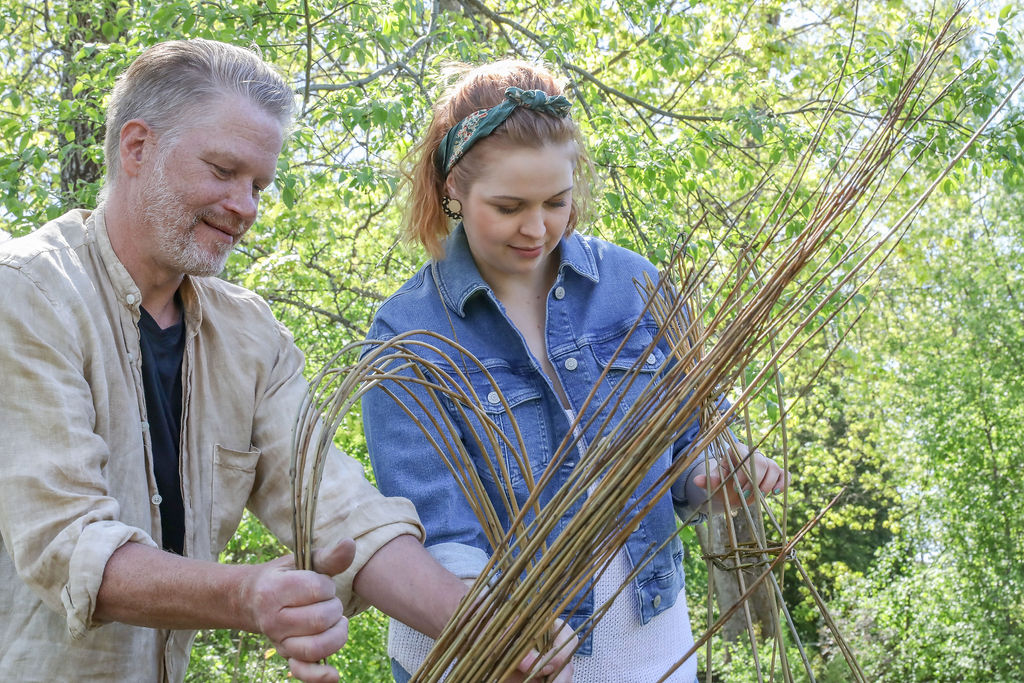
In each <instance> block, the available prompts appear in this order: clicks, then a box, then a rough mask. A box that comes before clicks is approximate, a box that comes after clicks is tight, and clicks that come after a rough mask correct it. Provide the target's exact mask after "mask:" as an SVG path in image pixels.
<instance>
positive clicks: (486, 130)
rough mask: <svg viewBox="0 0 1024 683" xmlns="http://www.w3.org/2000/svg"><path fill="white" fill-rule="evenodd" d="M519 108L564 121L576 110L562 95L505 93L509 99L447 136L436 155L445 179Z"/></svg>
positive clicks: (511, 90)
mask: <svg viewBox="0 0 1024 683" xmlns="http://www.w3.org/2000/svg"><path fill="white" fill-rule="evenodd" d="M516 107H524V108H526V109H532V110H533V111H539V112H541V113H542V114H549V115H551V116H557V117H558V118H561V119H564V118H565V117H566V116H568V115H569V108H570V107H572V104H570V102H569V100H567V99H565V98H564V97H562V96H561V95H555V96H554V97H552V96H550V95H548V94H547V93H546V92H544V91H543V90H522V89H520V88H517V87H515V86H511V87H509V88H506V89H505V99H504V100H502V102H501V104H499V105H497V106H495V107H491V108H490V109H480V110H479V111H475V112H473V113H472V114H470V115H469V116H467V117H466V118H464V119H462V120H461V121H459V122H458V123H456V124H455V125H454V126H452V127H451V129H450V130H449V131H448V133H446V134H445V136H444V138H443V139H442V140H441V144H440V145H439V146H438V148H437V152H436V153H435V155H434V164H435V165H436V166H437V172H438V173H439V174H440V175H441V178H447V177H448V174H449V173H451V170H452V167H453V166H455V164H456V162H458V160H459V159H461V158H462V157H463V155H465V153H466V152H467V151H469V148H470V147H472V146H473V145H474V144H475V143H476V142H477V141H478V140H480V138H485V137H487V136H488V135H490V134H491V133H492V132H494V129H495V128H497V127H498V126H500V125H501V124H502V123H504V122H505V121H506V119H508V117H509V116H511V115H512V112H514V111H515V110H516Z"/></svg>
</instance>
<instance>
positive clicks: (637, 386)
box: [590, 327, 666, 412]
mask: <svg viewBox="0 0 1024 683" xmlns="http://www.w3.org/2000/svg"><path fill="white" fill-rule="evenodd" d="M654 332H655V330H653V329H649V328H646V327H638V328H637V329H635V330H634V331H633V333H632V334H630V335H629V336H628V337H627V338H626V339H625V341H623V338H622V337H621V336H615V337H609V338H603V339H596V340H594V341H592V342H591V343H590V349H591V351H592V352H593V354H594V360H595V361H596V362H597V367H598V368H599V370H601V371H605V370H607V372H606V373H605V376H604V381H603V382H602V388H601V393H600V398H602V399H604V398H606V397H608V396H609V395H610V394H613V393H614V394H615V396H616V397H622V401H621V407H622V409H623V410H625V409H626V408H628V407H629V406H631V405H633V403H634V402H635V401H636V400H637V398H638V397H639V395H640V394H641V393H642V392H643V391H645V390H647V389H648V388H649V385H650V383H651V381H652V380H653V379H654V378H655V374H656V373H657V372H659V371H660V370H661V369H662V367H663V366H664V364H665V357H666V356H665V350H664V349H663V348H662V347H663V345H662V344H659V345H657V346H655V347H653V348H651V342H652V341H653V340H654ZM630 375H633V376H632V377H630ZM620 412H621V411H620Z"/></svg>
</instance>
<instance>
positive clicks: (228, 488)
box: [210, 444, 260, 557]
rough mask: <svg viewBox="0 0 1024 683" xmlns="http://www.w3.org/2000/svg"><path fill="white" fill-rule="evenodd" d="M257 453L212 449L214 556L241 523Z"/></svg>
mask: <svg viewBox="0 0 1024 683" xmlns="http://www.w3.org/2000/svg"><path fill="white" fill-rule="evenodd" d="M259 457H260V451H259V450H258V449H254V450H251V451H235V450H231V449H230V448H225V447H223V446H221V445H220V444H217V445H215V446H214V447H213V495H212V501H211V502H212V505H213V511H212V512H213V514H212V515H210V540H211V542H212V543H213V547H212V548H211V550H212V551H213V556H214V557H216V556H217V555H219V554H220V551H221V550H223V549H224V546H226V545H227V544H228V541H230V540H231V536H232V535H233V534H234V533H235V529H237V528H238V523H239V522H240V521H242V511H243V509H244V508H245V504H246V502H247V501H248V500H249V493H250V492H251V491H252V486H253V482H255V480H256V463H257V461H258V460H259Z"/></svg>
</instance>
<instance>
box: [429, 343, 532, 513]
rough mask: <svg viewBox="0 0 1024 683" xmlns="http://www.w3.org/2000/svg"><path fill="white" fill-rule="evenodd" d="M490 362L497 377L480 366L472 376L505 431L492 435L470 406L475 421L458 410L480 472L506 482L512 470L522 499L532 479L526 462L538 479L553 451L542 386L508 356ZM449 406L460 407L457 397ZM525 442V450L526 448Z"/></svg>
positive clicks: (493, 419)
mask: <svg viewBox="0 0 1024 683" xmlns="http://www.w3.org/2000/svg"><path fill="white" fill-rule="evenodd" d="M484 365H485V367H486V368H487V373H489V374H490V376H491V379H493V380H494V381H493V383H492V382H491V379H489V378H488V377H487V375H486V374H485V373H484V372H482V371H481V370H479V369H475V368H473V369H471V370H470V372H469V373H468V377H469V381H470V384H471V385H472V388H473V391H474V392H475V393H476V396H477V398H478V399H479V402H480V407H481V408H482V411H483V414H484V415H485V416H486V417H487V419H488V420H489V421H490V422H491V423H492V424H493V425H494V426H495V427H497V429H498V430H500V432H501V434H500V435H496V437H497V438H496V439H491V438H489V437H488V435H487V432H486V431H485V430H484V429H483V428H482V424H481V422H480V420H479V419H478V418H477V417H476V416H474V415H473V414H472V413H471V412H469V411H467V415H466V417H467V418H468V419H469V420H470V425H466V423H465V419H464V418H463V417H462V416H460V415H457V413H454V414H455V416H456V419H457V420H458V422H459V424H460V425H461V426H462V427H463V430H464V431H463V441H464V442H465V443H466V446H467V449H468V450H469V452H470V453H471V454H472V456H473V459H474V462H475V464H476V468H477V471H478V472H479V473H480V476H481V477H482V478H483V479H484V480H485V481H486V482H487V483H490V484H493V485H497V486H500V485H501V484H502V483H503V481H504V478H505V476H506V473H507V476H508V478H509V481H511V483H512V485H513V488H514V489H515V491H516V497H517V498H520V499H522V498H524V497H525V494H526V481H527V477H526V476H525V474H524V470H523V467H524V466H526V467H528V469H529V471H530V473H531V476H532V477H533V478H534V479H536V478H537V477H539V476H540V473H541V472H543V471H544V468H545V467H546V466H547V463H548V461H549V460H550V457H551V456H550V453H549V452H548V451H549V446H548V425H547V424H546V421H545V419H544V408H543V405H542V395H541V389H540V387H538V386H536V380H535V379H533V378H531V376H530V375H528V374H526V373H518V372H516V371H514V370H513V369H512V368H510V367H509V366H508V365H507V364H506V363H504V362H501V363H492V364H488V363H486V362H485V363H484ZM499 392H500V393H499ZM502 397H504V401H503V400H502ZM449 409H450V410H452V411H455V410H456V408H455V405H454V403H453V402H450V406H449ZM470 426H471V427H472V429H470V428H469V427H470ZM517 428H518V434H517ZM474 431H475V432H476V438H474V436H473V432H474ZM520 437H521V441H520ZM478 440H479V442H478ZM495 441H497V444H495ZM524 447H525V453H524V452H522V451H523V448H524ZM496 453H497V454H498V455H499V456H500V457H499V459H497V460H495V458H494V455H495V454H496ZM503 468H504V471H503Z"/></svg>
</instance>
